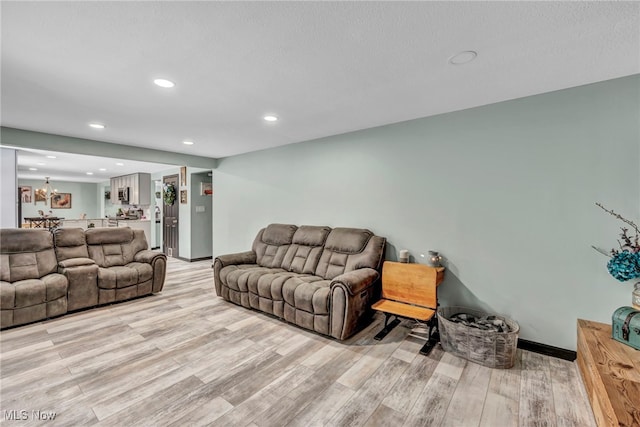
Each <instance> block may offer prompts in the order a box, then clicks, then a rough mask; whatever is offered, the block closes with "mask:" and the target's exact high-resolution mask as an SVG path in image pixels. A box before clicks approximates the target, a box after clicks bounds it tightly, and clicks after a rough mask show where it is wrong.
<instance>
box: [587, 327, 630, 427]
mask: <svg viewBox="0 0 640 427" xmlns="http://www.w3.org/2000/svg"><path fill="white" fill-rule="evenodd" d="M578 368H579V369H580V374H581V375H582V380H583V381H584V384H585V388H586V389H587V394H588V395H589V401H590V402H591V408H592V409H593V414H594V416H595V418H596V422H597V423H598V426H599V427H603V426H615V427H618V426H640V351H638V350H635V349H633V348H632V347H629V346H627V345H624V344H622V343H619V342H618V341H615V340H614V339H613V338H611V326H610V325H606V324H604V323H598V322H591V321H588V320H582V319H578Z"/></svg>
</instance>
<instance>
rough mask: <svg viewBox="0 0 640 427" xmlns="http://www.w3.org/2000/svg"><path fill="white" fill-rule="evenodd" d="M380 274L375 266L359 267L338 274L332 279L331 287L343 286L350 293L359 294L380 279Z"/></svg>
mask: <svg viewBox="0 0 640 427" xmlns="http://www.w3.org/2000/svg"><path fill="white" fill-rule="evenodd" d="M378 277H380V274H379V273H378V272H377V271H376V270H374V269H373V268H359V269H357V270H353V271H349V272H347V273H343V274H341V275H339V276H336V277H334V278H333V280H332V281H331V288H332V289H333V288H334V287H336V286H341V287H343V288H345V289H346V291H347V292H348V293H349V295H358V294H359V293H360V292H361V291H363V290H365V289H366V288H368V287H369V286H371V285H372V284H373V283H374V282H375V281H376V280H378Z"/></svg>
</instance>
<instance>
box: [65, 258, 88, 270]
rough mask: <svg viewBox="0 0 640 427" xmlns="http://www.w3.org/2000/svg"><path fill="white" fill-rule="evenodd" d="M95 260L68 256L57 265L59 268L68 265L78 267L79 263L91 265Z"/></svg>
mask: <svg viewBox="0 0 640 427" xmlns="http://www.w3.org/2000/svg"><path fill="white" fill-rule="evenodd" d="M95 263H96V262H95V261H94V260H92V259H91V258H69V259H65V260H64V261H59V262H58V267H60V268H69V267H79V266H81V265H92V264H95Z"/></svg>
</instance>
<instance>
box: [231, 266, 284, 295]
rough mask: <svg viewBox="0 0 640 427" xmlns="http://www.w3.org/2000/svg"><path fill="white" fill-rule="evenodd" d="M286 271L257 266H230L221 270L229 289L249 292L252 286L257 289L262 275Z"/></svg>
mask: <svg viewBox="0 0 640 427" xmlns="http://www.w3.org/2000/svg"><path fill="white" fill-rule="evenodd" d="M284 271H285V270H283V269H282V268H267V267H262V266H260V265H257V264H241V265H228V266H226V267H223V268H222V270H220V277H221V279H222V281H223V282H224V283H226V285H227V286H228V287H229V289H232V290H234V291H239V292H249V287H250V286H251V287H253V288H257V283H258V279H259V278H260V277H261V276H262V275H264V274H269V273H279V272H284Z"/></svg>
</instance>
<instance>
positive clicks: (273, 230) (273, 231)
mask: <svg viewBox="0 0 640 427" xmlns="http://www.w3.org/2000/svg"><path fill="white" fill-rule="evenodd" d="M297 229H298V227H296V226H295V225H292V224H269V225H268V226H267V227H266V228H263V229H262V230H260V231H259V232H258V235H257V236H256V238H255V240H254V241H253V246H252V249H253V251H254V252H255V253H256V262H257V263H258V265H260V266H262V267H268V268H280V267H282V262H283V260H284V257H285V255H286V254H287V250H288V249H289V246H290V245H291V242H292V240H293V235H294V233H295V232H296V230H297Z"/></svg>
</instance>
